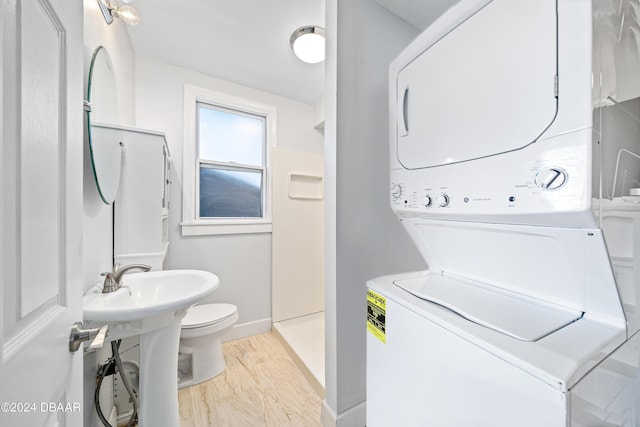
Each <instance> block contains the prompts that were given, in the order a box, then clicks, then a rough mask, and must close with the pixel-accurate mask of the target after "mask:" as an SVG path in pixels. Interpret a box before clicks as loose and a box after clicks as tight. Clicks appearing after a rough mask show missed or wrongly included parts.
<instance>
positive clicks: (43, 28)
mask: <svg viewBox="0 0 640 427" xmlns="http://www.w3.org/2000/svg"><path fill="white" fill-rule="evenodd" d="M0 34H1V35H0V42H1V43H2V47H1V50H0V52H2V53H1V56H0V75H1V76H2V86H0V92H1V93H2V96H1V97H0V99H1V100H2V101H0V111H1V114H0V120H1V122H0V128H1V129H2V147H1V150H0V165H1V167H2V169H0V181H2V186H1V187H0V188H1V190H0V207H1V208H0V224H1V226H0V245H1V249H0V250H1V251H2V257H1V259H2V262H1V263H0V280H1V282H0V295H1V297H0V344H1V347H0V425H2V426H47V427H49V426H80V425H82V413H81V411H82V410H83V408H82V351H79V352H77V353H71V352H70V351H69V333H70V330H71V327H72V325H73V323H74V322H75V321H79V320H81V319H82V307H81V304H82V226H81V224H82V138H83V136H82V114H83V113H82V81H83V79H82V70H83V66H82V40H83V34H82V2H81V1H79V0H5V1H3V2H2V3H1V4H0Z"/></svg>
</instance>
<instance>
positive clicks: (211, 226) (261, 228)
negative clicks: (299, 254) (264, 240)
mask: <svg viewBox="0 0 640 427" xmlns="http://www.w3.org/2000/svg"><path fill="white" fill-rule="evenodd" d="M180 227H181V229H182V235H183V236H210V235H219V234H258V233H271V230H272V225H271V220H262V221H260V220H258V221H256V220H247V221H243V220H231V221H224V220H222V221H191V222H182V223H180Z"/></svg>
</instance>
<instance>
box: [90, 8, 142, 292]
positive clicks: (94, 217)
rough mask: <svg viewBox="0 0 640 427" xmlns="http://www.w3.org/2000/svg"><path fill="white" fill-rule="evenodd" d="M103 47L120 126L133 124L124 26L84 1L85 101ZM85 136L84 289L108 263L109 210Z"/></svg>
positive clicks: (129, 53)
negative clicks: (112, 79) (115, 93)
mask: <svg viewBox="0 0 640 427" xmlns="http://www.w3.org/2000/svg"><path fill="white" fill-rule="evenodd" d="M101 45H102V46H105V47H106V48H107V51H108V52H109V55H110V56H111V60H112V62H113V68H114V73H115V76H116V85H117V90H118V100H119V106H120V120H121V123H122V124H126V125H133V124H134V123H135V107H134V105H135V104H134V95H133V87H134V52H133V46H132V45H131V40H130V39H129V33H128V32H127V30H126V28H125V25H124V23H123V22H122V21H121V20H118V19H116V20H115V21H114V22H113V24H111V25H107V24H106V22H105V21H104V18H103V17H102V13H100V9H99V8H98V5H97V3H96V2H95V1H94V0H84V63H85V72H84V78H85V85H84V86H85V97H86V87H87V77H88V75H89V65H90V63H91V56H92V55H93V51H94V50H95V48H96V47H98V46H101ZM88 148H89V147H88V143H87V137H86V135H85V159H84V224H83V226H84V229H83V245H84V246H83V252H84V259H83V277H84V289H85V290H86V289H88V288H89V287H91V286H92V285H94V284H96V283H97V282H98V281H99V279H100V277H99V274H100V273H102V272H103V271H108V270H110V269H111V263H112V254H113V251H112V233H111V230H112V226H111V224H112V209H111V206H110V205H109V206H107V205H105V204H104V203H103V202H102V201H101V199H100V196H99V194H98V191H97V188H96V184H95V182H94V178H93V172H92V170H91V160H90V157H89V152H88Z"/></svg>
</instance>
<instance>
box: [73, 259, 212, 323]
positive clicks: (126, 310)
mask: <svg viewBox="0 0 640 427" xmlns="http://www.w3.org/2000/svg"><path fill="white" fill-rule="evenodd" d="M121 283H122V287H121V288H120V289H118V290H117V291H115V292H110V293H107V294H103V293H102V283H100V284H98V285H96V286H95V287H93V288H91V289H90V290H89V291H87V293H86V294H85V296H84V298H83V300H82V304H83V318H84V320H85V321H91V322H101V323H111V322H122V321H129V320H137V319H144V318H149V317H153V316H157V315H162V314H163V313H168V312H176V311H178V310H183V309H186V308H189V307H190V306H192V305H193V304H195V303H196V302H198V301H199V300H201V299H202V298H204V297H206V296H207V295H209V294H210V293H212V292H213V291H214V290H215V289H216V288H217V287H218V286H219V285H220V280H219V279H218V277H217V276H216V275H215V274H212V273H209V272H207V271H200V270H164V271H151V272H148V273H129V274H125V275H124V276H122V279H121Z"/></svg>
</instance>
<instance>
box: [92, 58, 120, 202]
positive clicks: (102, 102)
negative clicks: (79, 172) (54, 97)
mask: <svg viewBox="0 0 640 427" xmlns="http://www.w3.org/2000/svg"><path fill="white" fill-rule="evenodd" d="M87 98H88V101H89V108H88V109H87V110H88V111H87V126H88V133H89V149H90V152H91V165H92V167H93V176H94V178H95V181H96V185H97V187H98V193H100V198H101V199H102V201H103V202H104V203H106V204H110V203H112V202H113V201H114V200H115V198H116V194H117V192H118V185H119V184H120V169H121V166H122V131H121V130H120V129H118V128H117V124H118V123H119V122H120V113H119V109H118V93H117V90H116V78H115V74H114V72H113V65H112V63H111V57H110V56H109V52H107V49H106V48H105V47H104V46H98V47H97V48H96V50H95V51H94V52H93V56H92V58H91V66H90V68H89V86H88V88H87Z"/></svg>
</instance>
